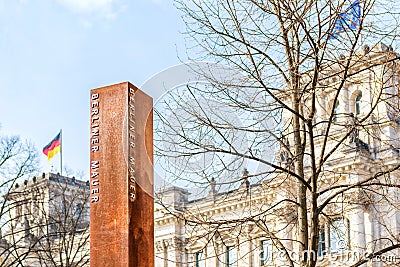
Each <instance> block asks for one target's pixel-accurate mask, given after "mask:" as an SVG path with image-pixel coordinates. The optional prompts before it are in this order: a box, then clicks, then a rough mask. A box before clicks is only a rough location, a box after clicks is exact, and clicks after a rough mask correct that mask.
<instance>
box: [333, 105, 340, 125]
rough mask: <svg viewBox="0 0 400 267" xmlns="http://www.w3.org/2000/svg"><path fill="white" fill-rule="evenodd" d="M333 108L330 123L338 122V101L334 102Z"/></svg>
mask: <svg viewBox="0 0 400 267" xmlns="http://www.w3.org/2000/svg"><path fill="white" fill-rule="evenodd" d="M334 105H335V106H334V108H333V118H332V121H333V122H337V120H338V116H339V115H338V114H339V100H336V102H335V103H334Z"/></svg>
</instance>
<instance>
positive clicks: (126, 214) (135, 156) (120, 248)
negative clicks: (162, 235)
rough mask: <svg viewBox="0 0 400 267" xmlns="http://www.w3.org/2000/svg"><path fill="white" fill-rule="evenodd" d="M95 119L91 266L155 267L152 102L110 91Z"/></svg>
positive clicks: (99, 100) (96, 99)
mask: <svg viewBox="0 0 400 267" xmlns="http://www.w3.org/2000/svg"><path fill="white" fill-rule="evenodd" d="M90 114H91V115H90V133H91V135H90V137H91V138H90V266H92V267H105V266H110V267H111V266H112V267H153V266H154V206H153V179H154V178H153V100H152V98H151V97H149V96H148V95H146V94H145V93H143V92H142V91H140V90H139V89H137V88H136V87H135V86H133V85H132V84H130V83H129V82H125V83H120V84H115V85H111V86H106V87H102V88H97V89H93V90H91V93H90Z"/></svg>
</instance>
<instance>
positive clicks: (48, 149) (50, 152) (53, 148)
mask: <svg viewBox="0 0 400 267" xmlns="http://www.w3.org/2000/svg"><path fill="white" fill-rule="evenodd" d="M60 150H61V132H60V133H58V134H57V136H56V137H55V138H54V139H53V140H51V142H50V143H49V144H48V145H47V146H45V147H44V148H43V154H45V155H46V156H47V160H48V161H50V159H51V158H52V157H54V156H55V155H56V154H57V153H60Z"/></svg>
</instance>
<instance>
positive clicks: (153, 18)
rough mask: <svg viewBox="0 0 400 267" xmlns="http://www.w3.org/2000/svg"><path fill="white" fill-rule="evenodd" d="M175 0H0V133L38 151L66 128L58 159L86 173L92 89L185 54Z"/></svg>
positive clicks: (45, 166) (46, 166)
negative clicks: (15, 138) (28, 142)
mask: <svg viewBox="0 0 400 267" xmlns="http://www.w3.org/2000/svg"><path fill="white" fill-rule="evenodd" d="M184 29H185V28H184V24H183V22H182V20H181V18H180V14H179V12H178V11H177V10H176V9H175V8H174V6H173V3H172V0H135V1H129V0H12V1H10V0H0V124H1V128H0V134H1V135H11V134H13V135H20V136H21V138H23V139H28V140H30V141H31V142H32V143H33V144H34V145H35V146H36V147H37V149H38V150H39V153H40V159H41V166H40V169H41V171H43V172H48V171H50V170H51V165H54V168H55V171H58V168H59V160H58V157H56V158H54V159H53V160H52V161H51V162H50V163H48V162H47V158H46V156H45V155H43V154H42V152H41V151H42V148H43V146H45V145H46V144H47V143H48V142H49V141H51V139H53V138H54V137H55V136H56V134H57V133H58V132H59V129H62V130H63V162H64V166H68V167H69V168H71V169H73V170H74V171H84V172H85V173H86V174H87V173H88V163H89V91H90V89H92V88H96V87H101V86H104V85H109V84H113V83H117V82H122V81H128V80H129V81H130V82H132V83H133V84H135V85H137V86H140V85H141V84H142V83H144V82H145V81H146V80H147V79H148V78H150V77H151V76H152V75H154V74H156V73H157V72H159V71H161V70H163V69H165V68H167V67H170V66H172V65H175V64H179V63H180V59H178V55H179V56H180V57H181V58H184V56H185V53H186V51H185V48H184V47H185V46H184V38H185V36H184V35H183V34H181V32H183V31H184Z"/></svg>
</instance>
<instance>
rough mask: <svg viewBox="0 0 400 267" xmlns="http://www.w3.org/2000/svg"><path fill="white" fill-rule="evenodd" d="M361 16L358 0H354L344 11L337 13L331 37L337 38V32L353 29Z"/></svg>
mask: <svg viewBox="0 0 400 267" xmlns="http://www.w3.org/2000/svg"><path fill="white" fill-rule="evenodd" d="M360 18H361V5H360V0H355V1H354V2H353V3H352V4H351V5H350V6H349V7H348V8H347V9H346V10H345V11H344V12H342V13H340V14H339V17H338V18H337V19H336V21H335V27H333V31H332V34H331V35H330V36H329V39H331V38H335V39H336V38H337V37H338V36H339V34H341V33H342V32H345V31H346V30H347V29H350V30H354V29H356V28H357V27H358V26H359V25H360Z"/></svg>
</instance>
